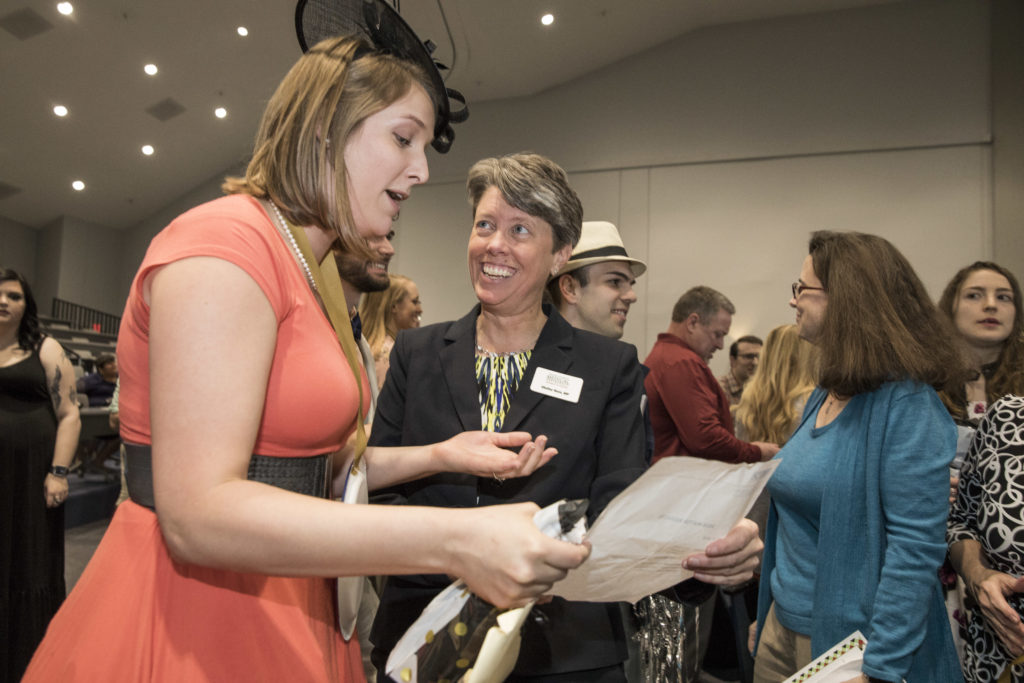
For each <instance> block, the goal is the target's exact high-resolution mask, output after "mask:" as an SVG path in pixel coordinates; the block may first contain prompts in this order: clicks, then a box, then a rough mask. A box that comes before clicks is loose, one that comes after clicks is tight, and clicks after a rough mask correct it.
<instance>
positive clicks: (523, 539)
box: [449, 503, 590, 609]
mask: <svg viewBox="0 0 1024 683" xmlns="http://www.w3.org/2000/svg"><path fill="white" fill-rule="evenodd" d="M538 509H539V508H538V507H537V505H536V504H534V503H517V504H514V505H493V506H490V507H483V508H474V509H472V510H467V511H464V512H465V514H462V517H463V519H462V520H461V527H460V528H461V529H462V533H460V534H456V535H455V537H454V539H453V540H452V542H451V545H450V546H449V547H450V550H451V558H452V569H453V571H452V573H453V574H454V575H455V576H458V577H459V578H461V579H462V580H463V581H465V582H466V585H468V586H469V589H470V590H472V591H473V592H474V593H476V594H477V595H479V596H480V597H481V598H483V599H484V600H486V601H487V602H489V603H491V604H492V605H495V606H496V607H500V608H502V609H507V608H511V607H521V606H523V605H525V604H527V603H528V602H530V601H532V600H535V599H537V598H538V597H540V596H542V595H544V593H546V592H547V591H548V590H550V589H551V586H552V585H553V584H554V583H555V582H557V581H559V580H561V579H563V578H565V575H566V573H568V571H569V570H570V569H574V568H576V567H578V566H580V565H581V564H582V563H583V561H584V560H586V559H587V557H588V556H589V555H590V545H589V544H586V543H584V544H582V545H577V544H575V543H569V542H566V541H558V540H555V539H553V538H550V537H548V536H545V535H544V534H543V533H541V532H540V530H538V529H537V527H536V525H535V524H534V523H533V515H534V514H535V513H536V512H537V510H538Z"/></svg>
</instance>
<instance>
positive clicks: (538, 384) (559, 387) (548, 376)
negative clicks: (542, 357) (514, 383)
mask: <svg viewBox="0 0 1024 683" xmlns="http://www.w3.org/2000/svg"><path fill="white" fill-rule="evenodd" d="M530 390H531V391H536V392H537V393H538V394H544V395H545V396H551V397H552V398H557V399H561V400H563V401H569V402H570V403H578V402H579V400H580V391H582V390H583V379H582V378H580V377H573V376H572V375H563V374H562V373H560V372H555V371H554V370H545V369H544V368H537V372H535V373H534V374H533V382H532V383H531V384H530Z"/></svg>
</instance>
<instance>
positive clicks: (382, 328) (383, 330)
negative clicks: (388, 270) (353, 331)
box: [359, 275, 412, 355]
mask: <svg viewBox="0 0 1024 683" xmlns="http://www.w3.org/2000/svg"><path fill="white" fill-rule="evenodd" d="M388 280H390V281H391V284H390V285H388V288H387V289H385V290H383V291H380V292H370V293H368V294H367V295H366V296H364V297H363V301H362V303H360V304H359V319H360V320H361V321H362V323H363V336H364V337H365V338H366V343H367V344H369V345H370V349H371V350H372V351H373V353H374V355H376V354H377V353H379V352H380V350H381V347H382V346H383V344H384V340H385V339H386V338H387V337H391V338H392V339H394V338H395V336H396V335H397V334H398V328H397V327H395V316H394V315H393V311H394V307H395V304H398V303H401V302H402V301H403V300H404V299H405V297H407V296H409V285H411V284H412V280H410V279H409V278H407V277H405V276H404V275H388Z"/></svg>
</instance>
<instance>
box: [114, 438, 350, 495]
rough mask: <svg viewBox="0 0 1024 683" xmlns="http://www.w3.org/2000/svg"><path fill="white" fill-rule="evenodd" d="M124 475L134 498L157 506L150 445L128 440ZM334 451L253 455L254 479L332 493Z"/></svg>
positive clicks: (296, 489)
mask: <svg viewBox="0 0 1024 683" xmlns="http://www.w3.org/2000/svg"><path fill="white" fill-rule="evenodd" d="M124 451H125V468H124V476H125V481H126V482H127V484H128V496H129V497H130V498H131V499H132V502H134V503H137V504H138V505H142V506H143V507H147V508H149V509H150V510H154V509H156V506H155V502H154V501H155V499H154V497H153V451H152V449H151V448H150V447H149V446H146V445H142V444H134V443H125V444H124ZM330 466H331V460H330V454H327V453H325V454H322V455H310V456H303V457H285V458H281V457H277V456H273V455H255V454H254V455H253V456H252V459H251V460H250V461H249V474H248V476H247V478H248V479H249V480H250V481H258V482H262V483H264V484H270V485H271V486H276V487H278V488H281V489H286V490H288V491H293V492H295V493H302V494H304V495H307V496H314V497H316V498H327V497H328V486H329V483H330V476H329V475H328V472H329V468H330Z"/></svg>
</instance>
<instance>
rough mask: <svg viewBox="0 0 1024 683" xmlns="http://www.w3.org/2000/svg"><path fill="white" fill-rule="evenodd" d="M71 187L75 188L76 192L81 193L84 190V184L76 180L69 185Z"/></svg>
mask: <svg viewBox="0 0 1024 683" xmlns="http://www.w3.org/2000/svg"><path fill="white" fill-rule="evenodd" d="M71 187H73V188H75V190H77V191H78V192H81V191H82V190H84V189H85V183H83V182H82V181H81V180H76V181H74V182H73V183H71Z"/></svg>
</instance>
